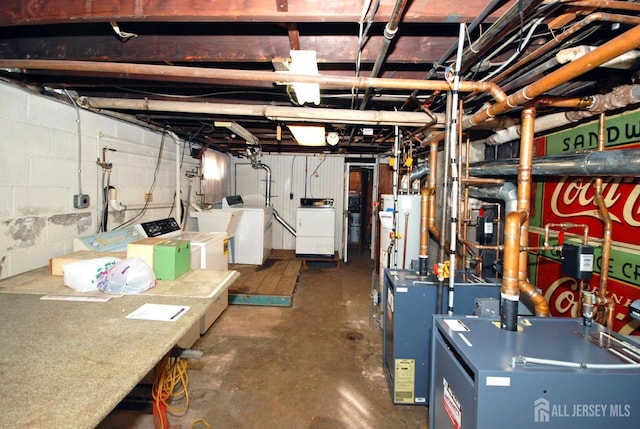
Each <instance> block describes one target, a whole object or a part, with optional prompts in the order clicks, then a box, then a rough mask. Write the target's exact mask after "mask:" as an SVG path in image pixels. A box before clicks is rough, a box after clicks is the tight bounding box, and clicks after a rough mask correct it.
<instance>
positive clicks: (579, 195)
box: [531, 110, 640, 334]
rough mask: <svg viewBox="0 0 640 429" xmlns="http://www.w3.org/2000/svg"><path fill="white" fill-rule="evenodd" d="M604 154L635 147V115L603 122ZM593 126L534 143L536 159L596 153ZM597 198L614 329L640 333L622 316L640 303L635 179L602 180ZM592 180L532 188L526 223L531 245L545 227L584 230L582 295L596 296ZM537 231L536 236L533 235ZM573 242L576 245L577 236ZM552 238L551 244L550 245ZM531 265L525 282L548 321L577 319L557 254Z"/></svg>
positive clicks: (597, 234) (638, 142)
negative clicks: (590, 256) (607, 230)
mask: <svg viewBox="0 0 640 429" xmlns="http://www.w3.org/2000/svg"><path fill="white" fill-rule="evenodd" d="M605 125H606V126H605V132H606V136H607V144H606V147H607V150H625V149H631V148H635V149H637V148H640V110H636V111H634V112H628V113H624V114H621V115H616V116H615V117H611V118H607V120H606V122H605ZM597 141H598V134H597V121H595V122H592V123H589V124H586V125H582V126H579V127H576V128H574V129H572V130H568V131H562V132H559V133H555V134H552V135H549V136H547V137H542V138H538V139H536V156H545V155H558V154H561V153H573V152H576V151H579V150H594V149H596V148H597ZM638 175H639V176H640V172H638ZM602 179H603V187H602V197H603V200H604V203H605V205H606V206H607V209H608V213H609V217H610V219H611V222H612V249H611V255H610V257H609V261H608V262H609V270H608V274H609V275H608V282H607V284H606V291H607V298H608V299H609V300H611V301H612V302H613V303H614V306H615V307H614V308H615V310H614V329H615V330H617V331H620V332H623V333H625V334H630V333H632V332H633V333H635V334H640V329H638V327H639V326H640V323H639V322H637V321H632V320H631V319H630V318H629V316H628V308H629V305H630V303H631V302H632V301H633V300H634V299H638V298H640V233H639V232H640V229H639V227H640V198H639V196H640V177H631V178H630V177H603V178H602ZM595 180H596V178H595V177H587V176H564V177H549V178H546V179H545V180H544V181H541V182H539V183H538V184H537V186H536V187H535V188H536V189H535V198H534V200H535V201H532V205H534V206H535V211H534V213H535V215H534V217H533V218H532V219H531V230H532V231H531V232H532V240H531V242H533V243H542V241H544V240H543V239H542V235H541V234H542V233H543V231H544V227H545V225H547V224H549V223H554V224H559V223H573V224H582V225H587V227H588V230H589V234H588V236H589V244H590V245H591V246H593V247H594V249H595V264H594V265H595V266H594V272H593V278H592V279H591V280H589V281H587V282H585V283H584V288H585V290H587V291H593V292H597V290H598V288H599V287H600V272H601V268H602V262H603V261H602V252H601V248H602V238H603V230H604V222H603V218H602V214H601V213H600V212H599V210H598V207H597V205H596V204H595V201H594V199H595V186H594V184H595ZM536 231H537V232H536ZM569 232H571V233H575V235H574V236H573V240H574V241H576V242H579V241H581V239H582V236H581V234H582V231H580V230H577V229H571V230H569ZM554 240H556V239H552V240H551V242H552V243H555V242H556V241H554ZM535 256H536V260H537V264H535V265H534V266H533V268H532V272H531V277H532V278H533V279H535V283H536V286H537V287H539V288H540V289H542V292H543V294H544V296H545V298H546V299H547V301H548V303H549V307H550V311H551V314H552V315H553V316H566V317H580V316H581V315H579V314H577V309H578V304H577V302H578V299H579V282H578V280H576V279H575V278H572V277H570V276H567V275H565V274H563V273H562V272H561V269H560V267H561V259H562V254H561V253H560V252H548V251H544V252H535Z"/></svg>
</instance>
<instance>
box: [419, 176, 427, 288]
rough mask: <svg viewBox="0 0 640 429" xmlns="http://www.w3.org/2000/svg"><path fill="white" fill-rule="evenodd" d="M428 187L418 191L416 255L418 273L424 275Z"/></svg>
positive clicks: (425, 272)
mask: <svg viewBox="0 0 640 429" xmlns="http://www.w3.org/2000/svg"><path fill="white" fill-rule="evenodd" d="M428 210H429V189H427V186H424V187H423V188H422V191H421V192H420V253H419V255H418V274H419V275H420V276H426V275H427V271H428V264H429V214H428Z"/></svg>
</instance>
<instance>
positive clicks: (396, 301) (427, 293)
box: [382, 269, 500, 405]
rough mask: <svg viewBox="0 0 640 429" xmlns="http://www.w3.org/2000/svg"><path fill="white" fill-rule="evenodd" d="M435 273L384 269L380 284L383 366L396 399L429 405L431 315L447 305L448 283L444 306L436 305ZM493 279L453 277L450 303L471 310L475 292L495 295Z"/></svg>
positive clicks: (497, 291)
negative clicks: (422, 274) (476, 280)
mask: <svg viewBox="0 0 640 429" xmlns="http://www.w3.org/2000/svg"><path fill="white" fill-rule="evenodd" d="M437 289H438V279H437V278H436V277H435V276H434V275H433V274H431V275H429V276H425V277H420V276H418V275H417V274H416V273H415V272H414V271H410V270H393V269H387V270H385V274H384V290H383V294H382V295H383V303H382V304H383V309H384V310H383V312H384V317H383V367H384V372H385V375H386V377H387V381H388V382H389V387H390V390H391V395H392V400H393V403H394V404H417V405H427V403H428V401H429V368H430V350H431V319H432V317H433V315H434V314H438V313H441V312H442V311H446V308H447V304H448V299H447V287H446V284H445V287H444V299H443V308H441V309H439V311H438V310H437V309H436V300H437ZM499 296H500V287H499V285H498V284H496V283H468V282H456V286H455V297H454V303H455V306H454V309H455V311H456V313H459V314H473V313H474V308H475V301H476V298H498V297H499Z"/></svg>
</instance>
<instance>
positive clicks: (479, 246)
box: [462, 240, 504, 250]
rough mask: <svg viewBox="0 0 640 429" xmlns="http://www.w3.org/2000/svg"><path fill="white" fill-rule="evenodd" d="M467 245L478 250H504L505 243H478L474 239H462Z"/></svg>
mask: <svg viewBox="0 0 640 429" xmlns="http://www.w3.org/2000/svg"><path fill="white" fill-rule="evenodd" d="M462 242H463V243H464V244H465V245H467V246H469V247H471V248H473V249H478V250H502V249H504V245H502V244H478V243H475V242H473V241H466V240H463V241H462Z"/></svg>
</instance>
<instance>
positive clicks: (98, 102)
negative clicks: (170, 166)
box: [77, 97, 444, 127]
mask: <svg viewBox="0 0 640 429" xmlns="http://www.w3.org/2000/svg"><path fill="white" fill-rule="evenodd" d="M77 102H78V105H80V106H82V107H84V108H93V109H125V110H146V111H161V112H167V111H170V112H184V113H201V114H210V115H223V116H238V115H240V116H259V117H265V118H267V119H270V120H272V121H277V122H314V123H325V122H332V123H341V124H358V125H396V124H397V125H399V126H409V127H411V126H415V127H423V126H425V124H426V125H435V124H438V123H440V124H444V114H433V113H430V115H427V114H425V113H422V112H385V111H373V110H366V111H358V110H348V109H324V108H313V109H309V108H305V107H289V106H264V105H262V106H260V105H251V104H228V103H203V102H189V101H162V100H149V99H143V100H131V99H123V98H102V97H79V98H78V101H77Z"/></svg>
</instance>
